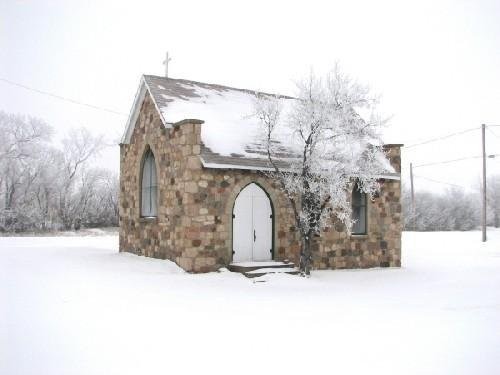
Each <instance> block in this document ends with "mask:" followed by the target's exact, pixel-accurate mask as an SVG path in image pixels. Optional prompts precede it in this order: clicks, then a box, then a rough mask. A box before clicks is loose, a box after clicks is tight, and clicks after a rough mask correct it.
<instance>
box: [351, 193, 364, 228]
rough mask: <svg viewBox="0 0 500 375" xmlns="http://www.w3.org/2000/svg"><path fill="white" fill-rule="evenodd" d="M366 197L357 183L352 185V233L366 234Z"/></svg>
mask: <svg viewBox="0 0 500 375" xmlns="http://www.w3.org/2000/svg"><path fill="white" fill-rule="evenodd" d="M366 204H367V199H366V193H364V192H362V191H361V190H360V188H359V185H358V184H356V185H354V189H353V190H352V219H353V221H354V224H353V225H352V230H351V232H352V234H366V229H367V228H366V226H367V225H366V218H367V214H366V212H367V207H366Z"/></svg>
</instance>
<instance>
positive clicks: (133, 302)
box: [0, 231, 500, 375]
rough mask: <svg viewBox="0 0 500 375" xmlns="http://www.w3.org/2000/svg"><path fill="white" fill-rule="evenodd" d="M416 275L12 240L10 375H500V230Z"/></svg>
mask: <svg viewBox="0 0 500 375" xmlns="http://www.w3.org/2000/svg"><path fill="white" fill-rule="evenodd" d="M489 239H490V240H489V242H488V243H486V244H482V243H481V242H480V233H479V232H467V233H457V232H451V233H405V234H404V239H403V248H404V250H403V267H402V268H401V269H373V270H356V271H318V272H313V274H312V277H311V278H310V279H304V278H300V277H298V276H290V275H275V276H267V278H266V282H261V283H255V282H254V281H253V280H251V279H246V278H244V277H243V276H241V275H239V274H233V273H229V272H221V273H211V274H203V275H190V274H186V273H184V272H182V271H181V270H179V269H178V268H177V267H176V266H175V265H174V264H173V263H170V262H167V261H160V260H155V259H147V258H144V257H137V256H134V255H130V254H119V253H117V237H116V236H114V235H113V236H96V237H89V236H86V237H31V238H30V237H21V238H14V237H10V238H0V374H2V375H4V374H5V375H11V374H12V375H14V374H37V375H42V374H47V375H49V374H50V375H58V374H64V375H66V374H106V375H108V374H120V375H121V374H141V375H149V374H187V373H204V374H226V373H228V374H229V373H231V374H235V373H242V374H247V373H248V374H250V373H251V374H259V373H260V374H290V373H299V372H300V373H311V374H453V375H456V374H482V375H484V374H500V231H490V233H489Z"/></svg>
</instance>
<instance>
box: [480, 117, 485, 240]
mask: <svg viewBox="0 0 500 375" xmlns="http://www.w3.org/2000/svg"><path fill="white" fill-rule="evenodd" d="M481 135H482V137H481V139H482V146H483V197H482V198H483V205H482V212H481V229H482V240H483V242H486V125H485V124H482V125H481Z"/></svg>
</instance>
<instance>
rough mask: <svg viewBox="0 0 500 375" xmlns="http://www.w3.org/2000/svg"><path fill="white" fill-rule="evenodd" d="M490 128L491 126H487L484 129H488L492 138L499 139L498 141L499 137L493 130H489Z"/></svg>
mask: <svg viewBox="0 0 500 375" xmlns="http://www.w3.org/2000/svg"><path fill="white" fill-rule="evenodd" d="M490 126H491V125H488V126H487V127H486V129H488V131H489V132H490V133H491V135H492V136H494V137H496V138H499V139H500V136H498V135H497V134H496V133H495V132H494V131H493V130H491V129H490Z"/></svg>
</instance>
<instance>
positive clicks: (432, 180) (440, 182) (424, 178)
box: [413, 174, 467, 189]
mask: <svg viewBox="0 0 500 375" xmlns="http://www.w3.org/2000/svg"><path fill="white" fill-rule="evenodd" d="M413 177H417V178H421V179H423V180H427V181H431V182H435V183H437V184H443V185H449V186H454V187H458V188H462V189H467V187H465V186H463V185H457V184H452V183H450V182H445V181H439V180H434V179H432V178H429V177H424V176H419V175H416V174H414V175H413Z"/></svg>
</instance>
